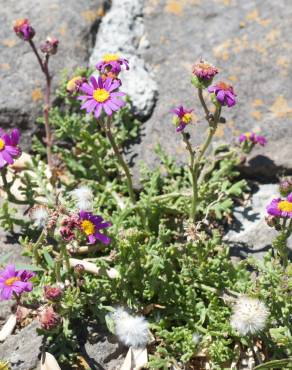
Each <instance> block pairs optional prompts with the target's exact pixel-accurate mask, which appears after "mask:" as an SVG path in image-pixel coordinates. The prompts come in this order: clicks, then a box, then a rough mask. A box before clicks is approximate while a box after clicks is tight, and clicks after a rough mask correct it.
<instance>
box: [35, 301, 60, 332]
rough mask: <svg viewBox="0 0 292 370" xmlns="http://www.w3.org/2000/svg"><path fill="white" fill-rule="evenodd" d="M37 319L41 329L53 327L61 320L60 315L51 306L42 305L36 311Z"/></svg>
mask: <svg viewBox="0 0 292 370" xmlns="http://www.w3.org/2000/svg"><path fill="white" fill-rule="evenodd" d="M38 319H39V322H40V324H41V327H42V329H45V330H52V329H55V328H56V327H57V326H58V325H59V324H60V323H61V321H62V318H61V316H60V315H59V314H58V313H57V312H55V311H54V309H53V307H51V306H50V307H44V308H42V309H41V310H40V311H39V313H38Z"/></svg>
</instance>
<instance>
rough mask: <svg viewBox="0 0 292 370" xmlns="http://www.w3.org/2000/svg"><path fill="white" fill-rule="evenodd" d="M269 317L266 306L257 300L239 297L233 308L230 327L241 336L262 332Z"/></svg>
mask: <svg viewBox="0 0 292 370" xmlns="http://www.w3.org/2000/svg"><path fill="white" fill-rule="evenodd" d="M268 316H269V310H268V309H267V307H266V305H265V304H264V303H263V302H262V301H260V300H259V299H257V298H250V297H246V296H242V297H240V298H239V299H238V300H237V302H236V303H235V305H234V307H233V314H232V316H231V320H230V323H231V326H232V328H233V329H234V330H236V331H237V332H238V333H239V334H241V335H247V334H255V333H257V332H259V331H261V330H263V329H264V328H265V326H266V321H267V318H268Z"/></svg>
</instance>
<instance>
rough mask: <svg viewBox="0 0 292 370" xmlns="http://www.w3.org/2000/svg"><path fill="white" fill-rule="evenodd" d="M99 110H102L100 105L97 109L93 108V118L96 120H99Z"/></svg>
mask: <svg viewBox="0 0 292 370" xmlns="http://www.w3.org/2000/svg"><path fill="white" fill-rule="evenodd" d="M101 110H102V105H101V104H98V105H97V107H96V108H95V112H94V117H95V118H96V119H98V118H99V116H100V114H101Z"/></svg>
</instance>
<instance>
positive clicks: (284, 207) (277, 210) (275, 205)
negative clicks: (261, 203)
mask: <svg viewBox="0 0 292 370" xmlns="http://www.w3.org/2000/svg"><path fill="white" fill-rule="evenodd" d="M267 212H268V214H269V215H272V216H277V217H284V218H292V193H290V194H289V195H288V196H287V198H286V199H284V200H283V199H281V198H276V199H273V200H272V201H271V203H270V204H269V205H268V206H267Z"/></svg>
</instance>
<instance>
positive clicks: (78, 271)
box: [74, 263, 85, 275]
mask: <svg viewBox="0 0 292 370" xmlns="http://www.w3.org/2000/svg"><path fill="white" fill-rule="evenodd" d="M74 271H75V273H76V274H78V275H82V274H83V273H84V271H85V268H84V266H83V265H82V264H81V263H79V264H77V265H76V266H74Z"/></svg>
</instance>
